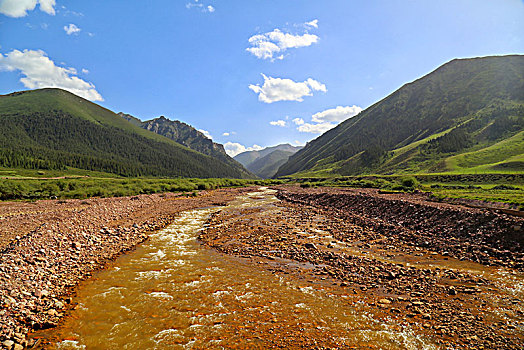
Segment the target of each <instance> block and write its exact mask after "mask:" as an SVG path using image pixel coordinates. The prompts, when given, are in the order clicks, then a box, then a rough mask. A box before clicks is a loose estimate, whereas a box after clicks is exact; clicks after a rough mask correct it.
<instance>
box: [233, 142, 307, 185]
mask: <svg viewBox="0 0 524 350" xmlns="http://www.w3.org/2000/svg"><path fill="white" fill-rule="evenodd" d="M301 148H302V147H298V146H291V145H290V144H282V145H277V146H273V147H267V148H264V149H261V150H258V151H247V152H243V153H240V154H237V155H236V156H235V157H234V159H235V160H236V161H238V162H239V163H240V164H242V165H244V166H245V167H246V169H247V170H249V171H250V172H252V173H253V174H255V175H257V176H260V177H262V178H271V177H273V176H274V175H275V174H276V172H277V170H278V168H279V167H280V166H281V165H282V164H284V163H285V162H286V161H287V160H288V159H289V157H290V156H291V155H293V154H295V153H296V152H297V151H298V150H300V149H301Z"/></svg>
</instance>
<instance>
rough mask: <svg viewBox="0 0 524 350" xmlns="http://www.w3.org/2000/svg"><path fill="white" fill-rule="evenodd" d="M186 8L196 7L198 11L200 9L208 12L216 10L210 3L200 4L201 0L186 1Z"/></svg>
mask: <svg viewBox="0 0 524 350" xmlns="http://www.w3.org/2000/svg"><path fill="white" fill-rule="evenodd" d="M186 8H187V9H192V8H196V9H199V10H200V11H202V12H209V13H213V12H215V10H216V9H215V8H214V7H213V6H211V5H204V4H202V3H201V2H199V0H193V2H188V3H187V4H186Z"/></svg>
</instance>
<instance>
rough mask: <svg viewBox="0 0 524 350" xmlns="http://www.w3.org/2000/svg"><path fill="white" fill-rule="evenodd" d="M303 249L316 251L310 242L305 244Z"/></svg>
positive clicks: (315, 247)
mask: <svg viewBox="0 0 524 350" xmlns="http://www.w3.org/2000/svg"><path fill="white" fill-rule="evenodd" d="M304 247H306V248H308V249H317V246H316V245H315V244H314V243H310V242H308V243H306V244H305V245H304Z"/></svg>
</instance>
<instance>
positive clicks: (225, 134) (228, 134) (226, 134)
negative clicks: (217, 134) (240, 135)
mask: <svg viewBox="0 0 524 350" xmlns="http://www.w3.org/2000/svg"><path fill="white" fill-rule="evenodd" d="M230 135H231V134H230V133H228V132H225V133H223V134H222V136H230Z"/></svg>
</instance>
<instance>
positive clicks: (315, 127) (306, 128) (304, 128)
mask: <svg viewBox="0 0 524 350" xmlns="http://www.w3.org/2000/svg"><path fill="white" fill-rule="evenodd" d="M335 126H337V124H333V123H329V122H325V123H320V124H310V123H304V124H302V125H300V126H299V127H298V128H297V130H298V131H300V132H309V133H312V134H323V133H325V132H326V131H328V130H329V129H332V128H334V127H335Z"/></svg>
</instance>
